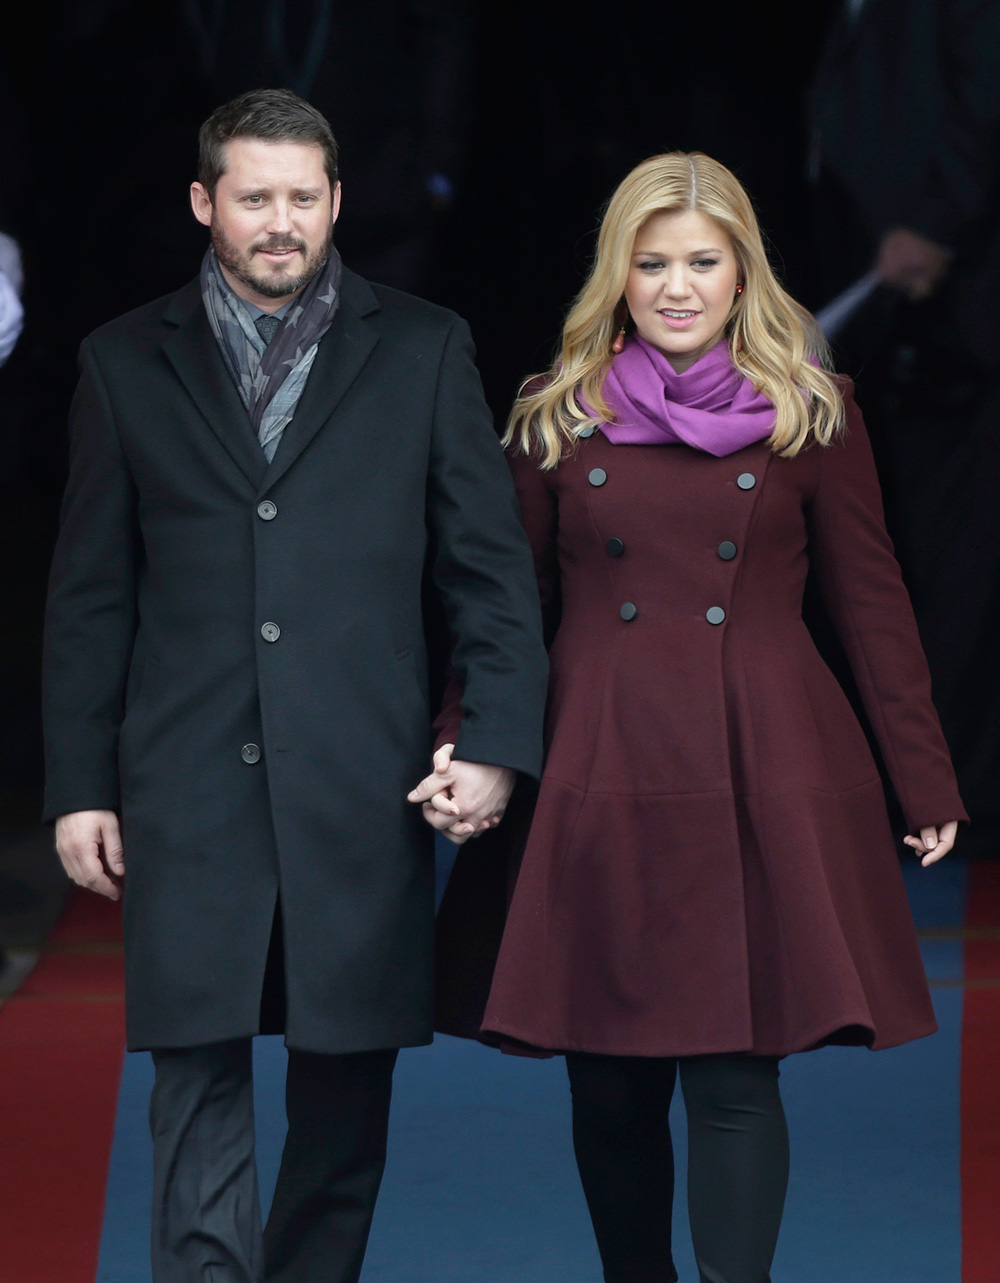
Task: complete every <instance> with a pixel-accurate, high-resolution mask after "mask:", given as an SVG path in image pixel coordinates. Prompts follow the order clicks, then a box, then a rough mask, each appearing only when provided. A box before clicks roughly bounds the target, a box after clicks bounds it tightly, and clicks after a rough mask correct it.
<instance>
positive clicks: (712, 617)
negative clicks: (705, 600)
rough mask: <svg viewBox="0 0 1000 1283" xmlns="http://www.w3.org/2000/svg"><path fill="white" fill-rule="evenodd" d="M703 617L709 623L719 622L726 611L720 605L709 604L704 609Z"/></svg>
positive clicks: (722, 620) (723, 619) (721, 621)
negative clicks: (706, 608)
mask: <svg viewBox="0 0 1000 1283" xmlns="http://www.w3.org/2000/svg"><path fill="white" fill-rule="evenodd" d="M705 618H706V619H707V620H708V622H709V623H710V624H721V623H723V622H724V621H725V618H726V612H725V611H724V610H723V609H722V607H721V606H709V608H708V610H706V611H705Z"/></svg>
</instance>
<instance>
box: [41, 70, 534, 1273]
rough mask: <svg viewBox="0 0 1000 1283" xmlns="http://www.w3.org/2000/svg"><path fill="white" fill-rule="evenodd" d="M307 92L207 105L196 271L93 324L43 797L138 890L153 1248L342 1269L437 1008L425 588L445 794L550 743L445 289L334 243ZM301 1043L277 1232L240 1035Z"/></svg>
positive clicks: (354, 1250) (48, 703) (132, 1011)
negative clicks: (406, 1060)
mask: <svg viewBox="0 0 1000 1283" xmlns="http://www.w3.org/2000/svg"><path fill="white" fill-rule="evenodd" d="M336 159H337V154H336V144H335V143H334V140H333V136H332V134H331V133H330V129H329V126H328V125H327V123H326V121H325V120H324V118H323V117H322V116H321V115H320V114H319V113H318V112H316V111H315V110H314V109H313V108H311V107H309V106H308V105H307V104H306V103H304V102H302V101H301V100H300V99H298V98H296V97H295V96H294V95H293V94H291V93H290V92H288V91H285V90H262V91H255V92H252V93H250V94H246V95H243V96H242V97H241V98H239V99H237V100H235V101H234V102H233V103H230V104H227V105H226V106H225V107H222V108H220V109H219V110H218V111H217V112H215V113H214V114H213V116H212V117H210V118H209V120H208V121H207V122H206V124H205V126H204V127H203V129H202V135H201V160H200V181H199V182H197V183H195V184H194V185H193V187H192V204H193V207H194V211H195V215H196V217H197V218H198V219H199V220H200V221H201V222H203V223H205V224H206V225H208V226H210V228H211V232H212V248H211V249H210V250H209V252H208V254H207V255H206V259H205V262H204V264H203V266H202V273H201V279H200V281H195V282H192V283H191V284H190V285H188V286H186V287H185V288H183V289H182V290H180V291H178V292H177V293H176V294H173V295H171V296H169V297H167V298H165V299H160V300H158V301H156V302H155V303H151V304H149V305H148V306H146V307H143V308H140V309H138V310H137V311H135V312H132V313H130V314H129V315H127V316H125V317H122V318H119V319H118V320H116V321H113V322H112V323H111V324H109V325H106V326H104V327H102V328H101V329H99V330H97V331H96V332H95V333H94V334H92V335H91V336H90V337H89V338H88V339H87V340H86V342H85V343H84V345H83V349H82V353H81V381H80V386H79V390H78V392H77V396H76V400H75V402H74V407H73V415H72V434H71V435H72V454H71V466H70V480H69V486H68V489H67V493H66V499H65V504H64V511H63V524H62V529H61V534H60V538H59V544H58V547H57V551H56V556H55V561H54V566H53V572H52V582H51V590H50V598H49V611H48V621H47V635H46V656H45V720H46V742H47V757H48V779H47V797H46V813H47V815H48V817H49V818H51V819H54V820H55V821H56V840H57V847H58V850H59V854H60V857H61V858H62V860H63V863H64V865H65V867H66V869H67V871H68V872H69V874H70V875H71V876H72V877H73V878H74V879H75V880H76V881H77V882H79V883H81V884H82V885H86V886H90V887H92V888H93V889H94V890H95V891H98V892H101V893H103V894H105V895H108V896H110V897H112V898H117V897H118V895H119V893H120V888H123V890H124V913H125V955H126V978H127V985H126V1014H127V1023H128V1041H129V1046H130V1047H131V1048H133V1049H136V1048H151V1049H152V1050H153V1057H154V1061H155V1064H156V1085H155V1087H154V1092H153V1101H152V1110H151V1120H152V1129H153V1137H154V1233H153V1278H154V1280H156V1283H181V1280H185V1281H186V1280H194V1279H202V1278H207V1277H208V1276H209V1273H210V1274H211V1277H212V1278H213V1279H215V1280H217V1281H221V1280H223V1279H225V1280H226V1281H227V1283H230V1281H232V1283H237V1281H239V1283H259V1280H261V1279H263V1278H264V1277H265V1275H266V1277H267V1279H268V1280H283V1281H284V1280H287V1281H289V1283H290V1281H291V1280H296V1281H299V1280H321V1279H322V1280H324V1283H325V1281H326V1280H337V1281H340V1280H344V1281H347V1280H355V1279H357V1277H358V1275H359V1273H360V1268H361V1260H362V1256H363V1253H364V1246H365V1242H366V1240H367V1235H368V1228H369V1225H370V1221H371V1214H372V1209H373V1206H374V1201H375V1196H376V1193H377V1189H378V1184H379V1180H380V1178H381V1172H382V1166H383V1163H384V1157H385V1132H386V1123H387V1115H388V1105H389V1093H390V1084H391V1075H392V1068H393V1064H394V1061H395V1057H396V1049H398V1048H399V1047H401V1046H412V1045H416V1044H420V1043H425V1042H428V1041H430V1038H431V1027H432V1023H431V975H432V958H431V940H432V917H433V902H434V887H433V873H434V865H433V849H432V832H431V829H430V828H428V827H427V826H426V825H424V823H423V820H422V819H421V817H420V813H419V810H418V808H415V807H413V806H412V805H410V804H409V803H408V802H407V800H406V794H407V790H408V789H409V788H410V787H412V785H414V784H415V783H416V781H417V780H418V779H419V778H420V776H421V775H423V774H424V773H425V772H426V769H427V758H428V755H429V749H430V721H431V712H432V710H431V708H430V696H429V684H428V659H427V648H426V643H425V631H426V630H425V613H424V606H423V604H422V603H423V602H424V601H425V600H426V588H427V585H428V584H430V585H431V587H432V591H433V593H434V595H436V597H437V599H438V601H439V602H440V603H441V605H442V606H443V609H444V613H445V615H446V617H447V621H448V626H449V629H450V633H451V638H452V663H453V666H454V668H455V670H456V672H457V674H458V676H459V677H460V678H461V679H462V681H463V684H464V690H465V696H464V703H463V707H464V713H465V717H464V724H463V729H462V733H461V737H460V741H459V743H458V745H457V748H456V754H455V755H456V758H458V759H460V761H459V765H458V775H457V776H456V783H455V785H454V799H455V805H456V809H457V810H461V812H462V813H463V814H464V815H468V816H469V817H470V822H471V823H472V824H476V825H480V826H488V825H489V824H490V823H493V822H496V820H497V818H498V817H499V816H500V815H501V814H502V812H503V809H504V805H505V802H506V799H507V796H508V795H509V792H510V789H511V786H512V783H513V779H514V774H515V772H517V771H522V772H525V773H527V774H529V775H537V773H538V772H539V769H540V764H541V761H540V759H541V716H542V705H543V701H544V688H545V677H546V666H545V657H544V650H543V646H542V641H541V630H540V623H539V619H538V608H537V592H536V589H535V586H534V577H533V572H532V568H531V564H530V553H529V552H528V549H527V544H526V540H525V537H524V535H523V533H522V530H521V527H520V523H519V520H518V515H517V510H516V500H515V498H514V496H513V491H512V487H511V484H510V481H509V478H508V476H507V471H506V465H505V463H504V460H503V457H502V452H501V450H500V448H499V444H498V442H497V440H496V437H495V435H494V433H493V431H492V427H491V423H490V419H489V415H488V412H487V410H486V407H485V404H484V402H483V399H482V393H481V388H480V385H479V380H478V376H477V374H476V371H475V367H474V364H473V353H472V345H471V341H470V338H469V334H468V330H467V327H466V326H465V324H464V322H462V321H461V320H459V318H458V317H456V316H454V315H453V314H452V313H450V312H447V311H444V310H443V309H441V308H438V307H435V306H432V305H431V304H429V303H425V302H422V301H420V300H418V299H415V298H411V297H408V296H406V295H403V294H399V293H397V292H395V291H393V290H389V289H384V288H381V287H378V286H371V285H369V284H368V283H367V282H366V281H364V280H362V279H361V278H360V277H358V276H356V275H354V274H353V273H352V272H350V271H349V270H347V269H346V268H343V269H342V268H341V265H340V259H339V255H338V254H337V252H336V249H335V248H334V247H333V246H332V239H331V238H332V231H333V224H334V222H335V220H336V217H337V212H338V208H339V202H340V188H339V184H338V183H337V176H336ZM276 1017H277V1018H278V1024H280V1027H281V1028H283V1030H284V1033H285V1039H286V1043H287V1045H288V1047H289V1067H288V1082H287V1092H286V1095H287V1103H288V1117H289V1132H288V1138H287V1141H286V1145H285V1151H284V1156H283V1160H282V1166H281V1173H280V1176H279V1180H278V1188H277V1191H276V1194H275V1199H274V1204H273V1207H272V1210H271V1214H270V1217H269V1219H268V1223H267V1227H266V1229H265V1231H264V1233H263V1236H262V1234H261V1230H260V1225H259V1218H258V1212H257V1208H258V1202H257V1190H256V1173H255V1168H254V1161H253V1111H252V1090H251V1070H250V1046H251V1038H252V1035H254V1034H255V1033H257V1032H260V1031H262V1030H263V1029H264V1028H265V1027H266V1028H273V1027H275V1021H276Z"/></svg>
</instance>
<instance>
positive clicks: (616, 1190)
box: [566, 1052, 788, 1283]
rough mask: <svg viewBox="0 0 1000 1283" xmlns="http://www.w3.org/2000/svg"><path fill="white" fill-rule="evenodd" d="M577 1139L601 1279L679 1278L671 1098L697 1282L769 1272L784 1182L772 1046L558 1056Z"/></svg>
mask: <svg viewBox="0 0 1000 1283" xmlns="http://www.w3.org/2000/svg"><path fill="white" fill-rule="evenodd" d="M566 1066H567V1069H568V1070H569V1080H570V1086H571V1088H572V1092H573V1145H574V1148H575V1150H576V1161H577V1165H578V1167H579V1169H580V1178H581V1180H582V1182H583V1190H584V1193H585V1195H586V1197H587V1205H588V1207H589V1208H590V1217H591V1220H592V1222H593V1225H594V1233H595V1234H596V1236H597V1246H598V1248H599V1250H600V1253H601V1260H602V1262H603V1264H604V1278H605V1280H606V1283H676V1279H677V1271H676V1270H675V1268H674V1263H673V1257H672V1255H671V1250H670V1216H671V1205H672V1203H673V1193H674V1158H673V1149H672V1147H671V1143H670V1126H669V1122H668V1115H669V1112H670V1098H671V1096H672V1095H673V1090H674V1081H675V1078H676V1075H677V1070H678V1068H679V1069H680V1076H681V1087H682V1089H683V1092H684V1103H685V1105H686V1107H687V1117H688V1211H689V1215H690V1219H691V1237H692V1239H693V1241H694V1251H695V1257H696V1258H697V1261H698V1269H699V1271H700V1276H701V1281H702V1283H769V1280H770V1273H769V1271H770V1268H771V1260H772V1258H773V1256H774V1249H775V1245H776V1243H777V1240H778V1228H779V1226H780V1224H781V1212H782V1208H783V1207H784V1202H785V1189H786V1187H787V1184H788V1129H787V1127H786V1125H785V1113H784V1110H783V1109H782V1105H781V1096H780V1094H779V1091H778V1061H777V1058H776V1057H774V1056H741V1055H734V1056H690V1057H685V1058H682V1059H679V1060H672V1059H671V1060H668V1059H659V1058H653V1057H649V1058H647V1057H640V1056H597V1055H590V1054H588V1053H584V1052H571V1053H568V1054H567V1056H566Z"/></svg>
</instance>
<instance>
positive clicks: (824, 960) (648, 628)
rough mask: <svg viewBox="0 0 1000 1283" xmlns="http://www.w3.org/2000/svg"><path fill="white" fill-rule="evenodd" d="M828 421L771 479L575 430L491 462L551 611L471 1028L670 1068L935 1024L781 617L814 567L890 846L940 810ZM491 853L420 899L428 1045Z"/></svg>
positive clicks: (865, 459) (878, 579) (876, 546)
mask: <svg viewBox="0 0 1000 1283" xmlns="http://www.w3.org/2000/svg"><path fill="white" fill-rule="evenodd" d="M845 384H846V381H845ZM846 402H847V423H846V428H845V430H844V431H843V432H842V434H840V435H839V436H838V437H837V438H836V439H835V441H834V443H833V444H831V445H829V446H827V447H821V446H818V445H813V446H811V447H809V448H807V449H805V450H804V451H802V452H801V453H800V454H799V455H798V457H796V458H795V459H783V458H780V457H778V456H776V455H775V454H774V453H772V451H771V450H770V449H769V447H768V446H767V445H766V443H764V442H761V443H759V444H756V445H753V446H750V447H748V448H747V449H744V450H741V451H739V452H738V453H735V454H731V455H729V456H727V457H725V458H715V457H713V456H711V455H708V454H706V453H704V452H701V451H698V450H695V449H691V448H689V447H687V446H683V445H676V446H639V445H617V446H616V445H613V444H611V443H610V442H609V441H608V440H607V439H606V437H605V436H604V435H603V434H602V433H601V432H599V431H597V432H595V433H593V434H592V435H591V436H590V437H589V438H588V439H587V440H584V441H581V442H580V443H579V446H578V448H577V449H576V450H575V452H573V453H571V454H570V455H569V456H568V457H566V458H565V459H564V460H563V461H562V462H561V463H560V464H559V465H558V467H557V468H555V469H554V470H553V471H550V472H542V471H540V470H539V468H538V466H537V462H536V461H535V460H533V459H531V458H526V457H524V456H515V457H513V458H512V460H511V465H512V468H513V472H514V476H515V481H516V484H517V489H518V492H519V495H520V501H521V508H522V513H523V519H524V522H525V526H526V527H527V530H528V534H529V536H530V539H531V543H532V547H533V550H534V556H535V563H536V568H537V572H538V580H539V585H540V590H541V596H542V600H543V603H544V604H545V605H546V606H547V607H549V608H550V609H551V608H552V607H553V604H554V603H556V602H558V611H559V612H560V613H559V617H558V627H557V631H556V632H555V636H554V640H553V643H552V646H551V652H550V661H551V688H550V699H549V708H548V721H547V727H548V732H547V734H548V758H547V765H546V769H545V774H544V777H543V780H542V783H541V789H540V792H539V795H538V800H537V805H536V807H535V811H534V818H533V821H532V823H531V827H530V832H529V834H528V837H527V842H526V845H525V847H524V851H523V859H522V861H521V865H520V872H519V875H518V877H517V881H516V885H515V888H514V890H513V896H512V900H511V903H510V907H509V911H508V913H507V918H506V927H505V929H504V931H503V937H502V943H501V944H500V947H499V955H498V957H497V958H496V964H495V970H494V972H493V977H492V988H491V990H490V993H489V1000H488V1003H487V1004H486V1008H485V1015H484V1017H483V1022H482V1029H483V1033H484V1035H485V1036H486V1037H488V1038H491V1039H501V1040H503V1039H515V1040H518V1041H520V1042H524V1043H528V1044H531V1045H533V1046H535V1047H539V1048H547V1049H552V1050H583V1051H590V1052H604V1053H615V1054H627V1055H651V1056H652V1055H655V1056H675V1055H696V1054H702V1053H713V1052H739V1051H747V1052H755V1053H759V1054H785V1053H788V1052H793V1051H801V1050H804V1049H807V1048H809V1047H812V1046H815V1045H817V1044H820V1043H822V1042H828V1041H840V1042H856V1043H864V1044H868V1045H870V1046H872V1047H887V1046H891V1045H894V1044H897V1043H901V1042H905V1041H907V1040H908V1039H911V1038H916V1037H920V1036H921V1035H923V1034H927V1033H930V1032H932V1031H933V1030H934V1028H935V1023H934V1016H933V1012H932V1008H931V1003H930V998H929V994H928V990H927V984H926V980H925V977H924V972H923V967H922V964H921V959H920V954H919V951H918V947H917V940H916V936H915V932H914V928H913V923H912V919H911V917H910V913H909V908H908V905H907V901H906V897H905V894H904V889H903V883H902V878H901V875H900V869H899V864H898V859H897V854H896V849H895V844H894V839H893V835H892V832H891V831H890V826H889V821H888V817H887V813H886V806H885V800H884V796H883V790H882V785H881V782H880V779H879V775H878V771H877V769H876V766H875V763H874V761H873V758H872V755H871V752H870V751H869V747H868V743H867V740H866V737H865V735H864V733H863V732H862V730H861V727H860V726H859V724H858V721H857V719H856V718H855V716H854V713H853V712H852V709H851V707H850V705H849V703H848V700H847V698H846V697H845V695H844V693H843V691H842V689H841V687H840V685H839V684H838V682H837V681H836V679H835V678H834V676H833V675H832V673H831V671H830V670H829V668H828V667H827V666H826V664H825V663H824V661H823V660H822V659H821V657H820V655H819V653H818V651H817V649H816V646H815V645H814V642H813V639H812V637H811V635H810V633H809V631H808V629H807V627H806V625H805V624H804V623H803V619H802V600H803V590H804V586H805V582H806V574H807V570H808V569H809V567H810V566H811V565H812V566H814V567H815V569H816V570H817V572H818V576H819V581H820V584H821V587H822V590H823V594H824V597H825V600H826V604H827V607H828V609H829V612H830V615H831V617H832V619H833V622H834V624H835V626H836V628H837V631H838V633H839V636H840V639H841V642H842V643H843V647H844V649H845V651H846V654H847V656H848V659H849V661H850V664H851V666H852V668H853V671H854V675H855V677H856V680H857V685H858V687H859V689H860V692H861V695H862V698H863V700H864V704H865V707H866V709H867V712H868V716H869V718H870V720H871V724H872V726H873V728H874V731H875V734H876V736H877V738H878V742H879V745H880V748H881V751H882V754H883V756H884V759H885V763H886V766H887V768H888V771H889V773H890V775H891V778H892V781H893V784H894V786H895V788H896V791H897V793H898V796H899V799H900V802H901V804H902V807H903V811H904V813H905V816H906V820H907V823H908V824H909V826H910V828H911V829H913V830H916V829H918V828H919V827H921V826H923V825H928V824H940V823H943V822H944V821H946V820H951V819H959V818H964V816H965V812H964V810H963V807H962V803H961V799H960V798H959V796H958V792H957V789H956V784H955V779H954V775H953V772H952V768H951V764H950V760H949V756H948V751H947V748H946V746H945V743H944V740H943V738H942V735H941V731H940V727H939V724H938V719H937V716H936V714H935V711H934V708H933V705H932V703H931V692H930V681H929V677H928V673H927V667H926V664H925V661H924V657H923V653H922V651H921V648H920V642H919V639H918V636H917V631H916V627H915V624H914V620H913V614H912V611H911V608H910V603H909V599H908V597H907V593H906V589H905V588H904V586H903V583H902V580H901V578H900V573H899V568H898V566H897V563H896V561H895V558H894V557H893V553H892V546H891V543H890V540H889V538H888V536H887V534H886V531H885V526H884V524H883V519H882V507H881V498H880V494H879V487H878V481H877V478H876V474H875V469H874V465H873V462H872V457H871V451H870V448H869V444H868V439H867V435H866V433H865V429H864V425H863V423H862V420H861V416H860V414H859V412H858V410H857V407H856V405H855V404H854V401H853V399H852V397H851V394H850V390H849V388H848V390H847V392H846ZM449 733H450V732H449V728H448V726H447V725H446V727H445V736H446V737H447V736H448V734H449ZM501 832H502V829H501V830H498V831H497V840H499V839H500V836H501ZM491 836H492V835H491ZM489 840H491V838H490V839H482V840H481V841H480V843H479V844H477V843H475V842H473V843H469V844H468V846H466V847H465V848H463V851H462V853H461V855H460V864H459V865H458V866H457V867H456V872H455V876H454V878H453V883H452V887H451V888H450V890H449V896H448V897H446V901H445V905H444V907H443V917H442V923H443V926H444V934H445V937H446V938H445V940H444V942H443V946H444V947H443V949H442V963H441V968H440V973H439V991H440V996H441V998H442V1004H441V1005H442V1010H443V1012H444V1016H443V1018H442V1021H441V1023H442V1026H443V1027H444V1028H445V1029H449V1028H451V1029H453V1030H456V1031H458V1030H459V1029H460V1027H461V1025H462V1023H463V1019H465V1018H466V1017H467V1015H468V1012H467V1011H463V1010H462V1007H463V997H462V995H463V993H464V992H465V991H466V990H467V989H469V988H470V986H469V983H468V976H467V975H466V974H464V972H463V967H464V966H465V965H466V962H467V961H468V959H467V958H466V959H465V960H463V956H462V950H461V949H460V948H459V949H457V950H456V949H455V948H453V947H452V946H453V944H454V932H452V933H451V934H452V938H451V940H449V939H448V938H447V937H448V935H449V927H448V924H449V923H450V924H452V925H454V924H455V923H456V922H461V921H462V920H463V918H464V919H465V921H466V923H467V925H468V926H470V927H471V928H472V930H473V932H475V930H476V928H475V924H474V923H472V922H469V919H468V914H467V912H466V910H468V909H470V908H471V906H472V905H473V904H474V903H476V902H477V900H478V902H479V903H482V901H483V895H482V887H481V886H480V887H479V889H478V890H477V878H478V879H479V881H480V882H482V879H483V878H488V877H489V872H488V871H489V868H490V858H488V853H487V852H483V853H482V856H481V850H480V848H481V847H482V843H483V842H487V841H489ZM484 856H485V857H487V858H485V859H483V862H482V864H481V869H482V872H481V873H480V874H477V872H476V865H477V862H478V861H480V860H481V859H482V857H484ZM463 902H464V903H463ZM459 934H461V930H460V931H459ZM472 987H473V988H474V986H472ZM466 1031H467V1030H466Z"/></svg>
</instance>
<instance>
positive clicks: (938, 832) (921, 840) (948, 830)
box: [903, 820, 958, 869]
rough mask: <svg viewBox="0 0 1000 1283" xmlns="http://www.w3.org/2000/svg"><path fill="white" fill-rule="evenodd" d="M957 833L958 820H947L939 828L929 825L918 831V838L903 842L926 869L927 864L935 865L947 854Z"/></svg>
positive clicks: (908, 838)
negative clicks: (918, 857)
mask: <svg viewBox="0 0 1000 1283" xmlns="http://www.w3.org/2000/svg"><path fill="white" fill-rule="evenodd" d="M957 833H958V820H949V821H948V822H947V824H942V825H941V827H940V828H937V827H936V826H935V825H933V824H929V825H928V826H927V827H926V828H923V829H921V830H920V836H919V837H918V838H915V837H905V838H903V841H904V842H905V843H906V845H907V846H912V847H913V849H914V851H916V853H917V855H919V856H921V860H920V863H921V864H922V865H923V866H924V868H925V869H926V868H927V866H928V865H929V864H935V863H936V862H937V861H938V860H940V859H941V857H942V856H944V855H947V854H948V852H949V851H950V850H951V848H952V847H953V846H954V845H955V836H956V834H957Z"/></svg>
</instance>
